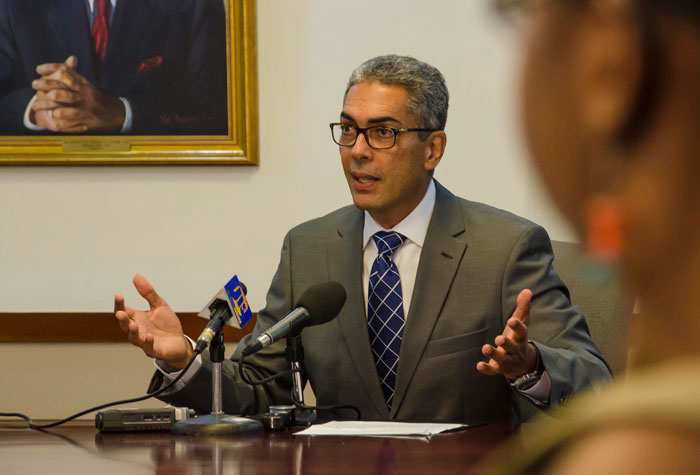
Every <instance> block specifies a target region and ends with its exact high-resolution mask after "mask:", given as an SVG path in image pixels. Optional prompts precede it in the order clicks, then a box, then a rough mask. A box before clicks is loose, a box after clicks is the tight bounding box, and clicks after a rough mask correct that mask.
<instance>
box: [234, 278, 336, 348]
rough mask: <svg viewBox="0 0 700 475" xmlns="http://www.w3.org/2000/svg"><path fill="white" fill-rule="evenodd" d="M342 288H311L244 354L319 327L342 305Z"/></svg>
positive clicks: (326, 285)
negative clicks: (307, 328)
mask: <svg viewBox="0 0 700 475" xmlns="http://www.w3.org/2000/svg"><path fill="white" fill-rule="evenodd" d="M346 296H347V294H346V293H345V288H344V287H343V286H342V285H341V284H339V283H338V282H325V283H323V284H316V285H312V286H311V287H309V288H308V289H306V291H304V293H303V294H301V297H299V300H298V301H297V305H296V307H295V308H294V310H292V311H291V312H289V313H288V314H287V315H286V316H285V317H284V318H283V319H282V320H280V321H279V322H277V323H275V324H274V325H273V326H271V327H270V328H268V329H267V330H265V331H264V332H263V333H261V334H260V336H259V337H258V338H257V339H256V340H255V341H254V342H253V343H251V344H249V345H248V346H246V347H245V349H244V350H243V356H249V355H252V354H253V353H255V352H256V351H259V350H261V349H263V348H265V347H266V346H268V345H271V344H273V343H274V342H276V341H277V340H280V339H281V338H285V337H287V336H288V335H294V334H296V333H297V332H300V331H301V330H302V329H303V328H304V327H306V326H313V325H320V324H322V323H326V322H328V321H331V320H333V319H334V318H335V316H336V315H338V313H340V309H342V308H343V305H344V304H345V298H346Z"/></svg>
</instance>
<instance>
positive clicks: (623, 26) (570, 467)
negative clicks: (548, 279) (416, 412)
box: [486, 0, 700, 474]
mask: <svg viewBox="0 0 700 475" xmlns="http://www.w3.org/2000/svg"><path fill="white" fill-rule="evenodd" d="M497 4H498V7H499V9H500V10H501V11H502V12H503V13H505V14H508V15H511V16H514V17H518V18H519V19H520V20H522V22H521V26H522V28H523V29H524V32H523V34H524V35H525V51H526V52H525V63H524V71H523V77H522V81H521V85H522V98H523V114H524V124H525V133H526V137H527V141H528V145H529V147H530V151H531V153H532V156H533V157H534V161H535V163H536V166H537V167H538V169H539V171H540V173H541V175H542V176H543V178H544V180H545V182H546V184H547V186H548V188H549V191H550V193H551V195H552V197H553V198H554V200H555V202H556V203H557V205H558V206H559V208H560V209H561V211H562V212H563V213H564V214H565V215H566V216H567V217H568V218H569V220H570V221H571V222H572V223H573V224H574V225H575V227H576V228H577V230H578V231H579V232H580V234H581V236H582V238H583V239H584V240H585V241H586V242H587V243H588V246H589V249H590V250H591V252H592V254H593V255H594V256H597V257H598V258H599V259H602V260H605V261H608V262H616V263H619V265H620V268H621V270H622V272H623V276H624V279H625V281H626V283H627V285H628V287H629V288H630V290H631V291H632V292H634V294H635V295H637V296H638V299H639V304H640V307H639V308H640V314H639V315H635V318H634V319H633V321H632V327H633V328H632V335H633V336H632V338H633V341H632V345H633V347H634V350H635V355H634V356H635V359H634V360H633V361H632V362H631V367H630V369H629V371H628V373H627V375H626V378H625V381H624V382H623V383H621V384H618V385H616V386H613V387H610V388H609V389H608V391H607V392H604V393H602V394H600V395H591V396H589V397H588V398H586V397H583V398H581V399H579V400H578V401H574V402H572V404H571V405H570V406H569V407H568V408H562V410H561V411H560V412H559V413H558V414H557V416H558V417H559V418H561V420H560V421H559V422H557V421H551V422H549V423H547V422H544V423H542V424H539V425H535V427H533V428H532V430H527V429H526V430H524V431H523V433H522V437H521V441H520V445H517V446H511V447H509V455H510V456H512V457H513V458H512V459H509V460H508V463H507V465H500V466H490V468H487V469H486V470H493V471H499V472H505V473H508V472H510V471H512V472H514V473H521V472H525V473H556V474H571V473H576V474H577V473H585V474H591V473H698V472H699V471H700V1H698V0H539V1H537V0H532V1H528V0H522V1H518V0H515V1H513V0H511V1H507V0H501V1H500V2H497Z"/></svg>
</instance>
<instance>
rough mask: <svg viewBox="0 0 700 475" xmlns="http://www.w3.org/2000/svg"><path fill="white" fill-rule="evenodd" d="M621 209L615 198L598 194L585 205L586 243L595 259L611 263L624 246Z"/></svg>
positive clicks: (617, 258)
mask: <svg viewBox="0 0 700 475" xmlns="http://www.w3.org/2000/svg"><path fill="white" fill-rule="evenodd" d="M624 242H625V238H624V226H623V220H622V211H621V209H620V203H619V200H618V199H617V198H614V197H612V196H598V197H596V198H593V199H591V200H590V202H589V203H588V206H587V207H586V245H587V249H588V253H589V255H590V256H591V257H593V258H594V259H596V260H599V261H602V262H603V263H607V264H613V263H615V262H617V261H618V260H619V258H620V256H621V254H622V251H623V248H624Z"/></svg>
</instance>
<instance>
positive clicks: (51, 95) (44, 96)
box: [35, 89, 80, 104]
mask: <svg viewBox="0 0 700 475" xmlns="http://www.w3.org/2000/svg"><path fill="white" fill-rule="evenodd" d="M40 101H54V102H60V103H63V104H75V103H78V102H80V94H78V93H77V92H75V91H69V90H68V89H51V90H50V91H37V94H36V102H40ZM36 102H35V104H36Z"/></svg>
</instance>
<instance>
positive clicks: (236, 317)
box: [195, 275, 253, 352]
mask: <svg viewBox="0 0 700 475" xmlns="http://www.w3.org/2000/svg"><path fill="white" fill-rule="evenodd" d="M247 293H248V289H247V288H246V286H245V285H244V284H243V283H242V282H241V281H239V280H238V276H236V275H234V276H233V277H232V278H231V280H229V281H228V282H227V283H226V285H224V286H223V288H221V289H220V290H219V291H218V292H217V293H216V295H214V297H213V298H212V299H211V300H210V301H209V303H208V304H207V305H206V306H205V307H204V308H203V309H202V311H201V312H199V313H198V314H197V315H198V316H199V317H202V318H208V319H209V324H208V325H207V326H206V328H205V329H204V331H202V333H201V335H199V338H197V345H196V346H195V351H197V352H201V351H203V350H204V349H205V348H206V347H207V346H208V345H209V343H211V340H212V339H213V338H214V335H216V333H217V332H218V331H219V330H221V329H222V328H223V326H224V325H229V326H232V327H234V328H243V326H244V325H245V324H246V323H248V321H249V320H250V319H251V318H253V312H252V311H251V310H250V305H248V300H247V299H246V294H247Z"/></svg>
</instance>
